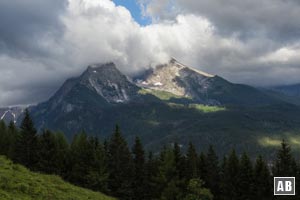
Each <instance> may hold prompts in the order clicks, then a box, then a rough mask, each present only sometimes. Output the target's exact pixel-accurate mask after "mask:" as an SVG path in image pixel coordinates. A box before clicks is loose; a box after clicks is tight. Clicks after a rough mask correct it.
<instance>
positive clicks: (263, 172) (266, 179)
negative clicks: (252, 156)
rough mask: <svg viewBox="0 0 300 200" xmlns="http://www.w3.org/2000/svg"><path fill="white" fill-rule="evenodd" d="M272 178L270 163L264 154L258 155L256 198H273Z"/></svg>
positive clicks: (255, 176)
mask: <svg viewBox="0 0 300 200" xmlns="http://www.w3.org/2000/svg"><path fill="white" fill-rule="evenodd" d="M272 192H273V191H272V180H271V175H270V171H269V168H268V165H267V164H266V163H265V161H264V160H263V158H262V156H258V157H257V159H256V162H255V165H254V184H253V194H254V199H265V200H269V199H272V197H273V193H272Z"/></svg>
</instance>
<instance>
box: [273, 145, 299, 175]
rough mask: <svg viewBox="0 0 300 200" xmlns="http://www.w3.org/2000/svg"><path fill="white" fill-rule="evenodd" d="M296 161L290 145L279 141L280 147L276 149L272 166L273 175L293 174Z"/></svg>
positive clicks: (294, 173)
mask: <svg viewBox="0 0 300 200" xmlns="http://www.w3.org/2000/svg"><path fill="white" fill-rule="evenodd" d="M295 166H296V162H295V159H294V158H293V155H292V152H291V147H290V146H289V145H288V144H287V143H286V142H285V140H283V141H282V143H281V148H280V149H279V150H278V151H277V155H276V160H275V163H274V167H273V175H274V176H278V177H280V176H283V177H284V176H295V175H296V173H297V172H296V167H295Z"/></svg>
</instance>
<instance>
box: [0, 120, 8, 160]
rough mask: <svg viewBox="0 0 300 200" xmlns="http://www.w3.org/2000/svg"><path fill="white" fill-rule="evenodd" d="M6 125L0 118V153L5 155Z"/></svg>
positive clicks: (6, 147)
mask: <svg viewBox="0 0 300 200" xmlns="http://www.w3.org/2000/svg"><path fill="white" fill-rule="evenodd" d="M7 136H8V134H7V127H6V124H5V122H4V121H3V120H0V155H7V149H8V145H7Z"/></svg>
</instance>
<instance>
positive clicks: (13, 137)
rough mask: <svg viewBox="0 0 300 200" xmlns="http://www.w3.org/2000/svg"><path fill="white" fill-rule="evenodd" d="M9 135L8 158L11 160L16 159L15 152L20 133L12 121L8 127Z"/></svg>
mask: <svg viewBox="0 0 300 200" xmlns="http://www.w3.org/2000/svg"><path fill="white" fill-rule="evenodd" d="M7 133H8V134H7V135H8V140H7V143H8V146H9V147H8V150H7V151H8V152H7V157H8V158H10V159H13V158H14V152H15V146H16V142H17V138H18V137H19V132H18V129H17V127H16V125H15V123H14V122H13V121H11V122H10V123H9V125H8V130H7Z"/></svg>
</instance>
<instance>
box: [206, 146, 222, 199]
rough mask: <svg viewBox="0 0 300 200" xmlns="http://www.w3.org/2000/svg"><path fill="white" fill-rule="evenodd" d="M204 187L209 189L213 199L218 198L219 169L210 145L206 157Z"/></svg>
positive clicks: (216, 158) (215, 155) (216, 157)
mask: <svg viewBox="0 0 300 200" xmlns="http://www.w3.org/2000/svg"><path fill="white" fill-rule="evenodd" d="M205 182H206V186H207V187H208V188H210V190H211V192H212V193H213V195H214V199H219V196H220V167H219V160H218V156H217V154H216V152H215V150H214V148H213V146H212V145H210V146H209V148H208V152H207V155H206V175H205Z"/></svg>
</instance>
